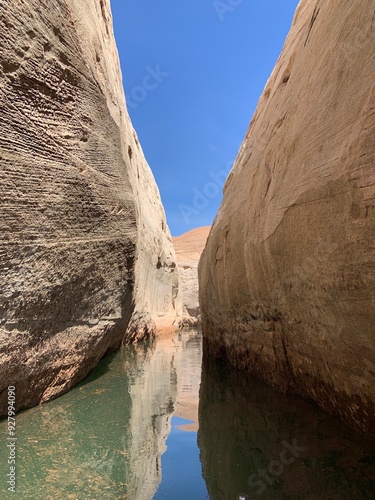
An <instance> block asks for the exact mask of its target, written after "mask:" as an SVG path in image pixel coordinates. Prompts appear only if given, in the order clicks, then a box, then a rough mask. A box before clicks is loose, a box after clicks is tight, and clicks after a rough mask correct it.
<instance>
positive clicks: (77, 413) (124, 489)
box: [0, 331, 201, 500]
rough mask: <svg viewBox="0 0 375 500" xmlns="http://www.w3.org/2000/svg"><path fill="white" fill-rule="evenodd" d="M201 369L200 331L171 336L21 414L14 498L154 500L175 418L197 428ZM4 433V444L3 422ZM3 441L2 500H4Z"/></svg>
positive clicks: (116, 359) (105, 364)
mask: <svg viewBox="0 0 375 500" xmlns="http://www.w3.org/2000/svg"><path fill="white" fill-rule="evenodd" d="M200 366H201V341H200V336H199V335H198V333H197V332H196V331H188V332H181V333H180V334H179V335H176V334H172V335H169V336H166V337H164V338H161V339H158V340H157V341H154V342H151V343H142V344H139V345H138V346H128V347H126V348H124V349H123V350H122V351H120V352H118V353H117V354H115V355H113V356H110V357H108V358H106V359H105V360H103V361H102V362H101V363H100V365H99V367H98V368H97V369H96V370H95V372H94V373H93V374H92V375H91V376H90V377H89V378H88V379H86V381H85V382H83V383H82V384H81V385H80V386H78V387H77V388H75V389H74V390H72V391H71V392H69V393H67V394H65V395H64V396H62V397H60V398H59V399H57V400H55V401H52V402H50V403H48V404H46V405H42V406H40V407H37V408H33V409H31V410H28V411H25V412H23V413H21V414H18V415H17V446H18V448H17V495H16V497H17V498H19V499H22V500H24V499H25V500H27V499H30V500H31V499H32V500H34V499H36V498H38V500H39V499H41V500H42V499H46V500H47V499H48V500H50V499H60V498H61V499H64V500H65V499H74V500H76V499H84V500H86V499H93V500H94V499H99V498H100V499H130V500H138V499H139V500H147V499H151V498H152V497H153V496H154V494H155V491H156V489H157V487H158V485H159V483H160V481H161V479H162V469H161V456H162V454H163V453H164V451H165V449H166V444H165V443H166V439H167V436H168V434H169V432H170V428H171V417H172V415H173V414H174V415H176V416H180V417H183V418H187V419H189V420H190V421H192V422H191V423H190V424H189V426H188V427H187V429H193V430H196V426H197V420H198V418H197V415H198V392H199V382H200ZM0 433H1V436H3V437H4V438H5V436H6V422H5V421H2V422H0ZM1 443H2V446H1V449H0V464H1V476H0V480H1V485H0V498H7V489H6V488H7V485H6V474H7V472H9V470H7V468H6V467H7V448H6V444H5V439H2V440H1ZM196 460H198V448H197V457H196Z"/></svg>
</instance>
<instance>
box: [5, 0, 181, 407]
mask: <svg viewBox="0 0 375 500" xmlns="http://www.w3.org/2000/svg"><path fill="white" fill-rule="evenodd" d="M0 120H1V134H0V150H1V155H0V191H1V193H0V203H1V217H0V232H1V242H0V354H1V366H0V382H1V386H0V406H1V408H0V413H4V407H5V396H6V392H5V388H6V387H7V385H15V386H16V387H17V409H20V408H23V407H29V406H32V405H35V404H37V403H39V402H43V401H47V400H49V399H51V398H53V397H55V396H57V395H59V394H61V393H62V392H64V391H66V390H68V389H69V388H70V387H71V386H72V385H73V384H74V383H76V382H77V381H79V380H81V379H82V378H83V377H84V376H85V375H87V373H88V372H89V371H90V370H91V369H92V368H93V367H94V366H95V365H96V363H97V362H98V360H99V359H100V358H101V357H102V356H103V355H104V354H105V353H106V352H108V351H110V350H114V349H115V348H117V347H119V345H120V344H121V342H122V340H124V339H125V340H133V339H134V338H137V337H140V336H143V335H145V334H146V335H147V334H149V333H150V332H151V331H153V330H154V329H155V327H158V326H164V325H166V324H167V325H168V324H169V325H171V324H172V322H173V321H174V316H175V310H174V303H173V301H174V299H175V296H176V293H177V290H176V286H177V271H176V264H175V262H174V260H175V258H174V250H173V246H172V242H171V237H170V234H169V230H168V227H167V225H166V221H165V214H164V210H163V207H162V205H161V201H160V197H159V192H158V189H157V187H156V185H155V181H154V179H153V176H152V173H151V171H150V168H149V166H148V165H147V163H146V161H145V158H144V156H143V153H142V150H141V147H140V145H139V142H138V139H137V136H136V134H135V132H134V130H133V127H132V125H131V122H130V119H129V116H128V113H127V111H126V106H125V100H124V91H123V87H122V81H121V72H120V67H119V61H118V55H117V49H116V46H115V42H114V37H113V31H112V19H111V12H110V3H109V0H79V1H77V0H64V1H63V0H54V1H53V2H47V1H45V0H27V1H22V2H21V1H5V2H3V1H2V2H0ZM130 320H131V321H130ZM129 321H130V326H129V327H128V325H129Z"/></svg>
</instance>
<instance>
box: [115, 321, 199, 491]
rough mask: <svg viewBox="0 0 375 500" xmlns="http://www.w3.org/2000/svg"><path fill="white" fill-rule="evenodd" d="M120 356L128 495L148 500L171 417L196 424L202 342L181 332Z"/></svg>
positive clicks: (156, 481)
mask: <svg viewBox="0 0 375 500" xmlns="http://www.w3.org/2000/svg"><path fill="white" fill-rule="evenodd" d="M122 355H123V363H124V366H125V370H126V372H127V373H129V378H130V383H129V394H130V397H131V400H132V406H131V417H130V421H129V437H130V440H129V443H128V449H129V458H128V467H129V470H130V471H131V477H130V481H129V486H128V491H129V495H130V498H131V499H132V500H145V499H149V498H150V499H151V498H152V497H153V494H154V493H155V491H156V488H157V486H158V484H159V483H160V481H161V476H162V470H161V455H162V454H163V453H164V451H165V442H166V439H167V437H168V434H169V431H170V424H171V418H172V415H173V414H174V413H175V414H177V415H178V416H181V417H182V418H186V419H191V420H194V421H195V422H197V420H198V392H199V382H200V368H201V338H200V336H197V334H196V332H191V333H189V332H186V331H182V332H179V334H178V335H176V334H173V335H168V336H165V337H163V338H159V339H157V340H156V341H155V343H154V345H153V348H152V350H149V351H147V350H144V348H143V346H132V347H127V348H126V349H125V350H123V351H122ZM195 425H196V424H195ZM195 425H193V426H192V427H195Z"/></svg>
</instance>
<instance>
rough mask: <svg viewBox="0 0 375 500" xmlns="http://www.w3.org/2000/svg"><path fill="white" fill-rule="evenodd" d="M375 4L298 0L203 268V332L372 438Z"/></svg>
mask: <svg viewBox="0 0 375 500" xmlns="http://www.w3.org/2000/svg"><path fill="white" fill-rule="evenodd" d="M374 81H375V30H374V1H373V0H362V1H361V2H353V1H347V2H339V1H337V0H331V1H330V0H302V1H301V2H300V4H299V6H298V8H297V11H296V15H295V18H294V22H293V25H292V28H291V31H290V33H289V35H288V37H287V39H286V42H285V46H284V49H283V51H282V54H281V55H280V57H279V59H278V61H277V64H276V67H275V69H274V71H273V73H272V75H271V77H270V79H269V80H268V82H267V85H266V88H265V89H264V92H263V94H262V96H261V98H260V100H259V104H258V107H257V110H256V112H255V114H254V117H253V119H252V121H251V124H250V126H249V130H248V133H247V135H246V138H245V140H244V143H243V145H242V147H241V149H240V151H239V154H238V157H237V159H236V162H235V164H234V167H233V170H232V172H231V173H230V175H229V177H228V179H227V182H226V184H225V187H224V198H223V202H222V205H221V207H220V209H219V212H218V215H217V217H216V219H215V222H214V224H213V226H212V230H211V232H210V236H209V238H208V242H207V246H206V249H205V251H204V252H203V254H202V259H201V262H200V281H201V286H200V294H201V297H200V298H201V310H202V329H203V335H204V336H205V337H206V339H207V347H208V348H209V349H210V352H211V355H213V356H214V355H216V356H224V357H225V358H226V359H228V360H229V361H230V362H231V363H232V364H233V365H234V366H237V367H238V368H241V369H244V370H247V371H248V372H250V373H251V374H253V375H256V376H258V377H260V378H262V379H263V380H266V381H268V382H269V383H271V384H273V385H275V386H277V387H278V388H280V389H281V390H283V391H285V390H288V389H289V390H291V391H294V392H296V393H298V394H300V395H303V396H304V397H309V398H312V399H314V400H315V401H316V402H318V403H319V404H320V405H321V406H323V407H324V408H326V409H328V410H329V411H333V412H335V413H336V414H339V415H340V416H341V417H342V418H343V419H345V420H346V421H347V422H349V423H350V425H354V426H356V427H357V428H358V429H360V430H361V431H363V432H368V433H373V434H374V435H375V335H374V328H375V327H374V325H375V297H374V290H375V120H374V105H375V85H374Z"/></svg>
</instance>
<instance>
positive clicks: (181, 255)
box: [172, 226, 211, 326]
mask: <svg viewBox="0 0 375 500" xmlns="http://www.w3.org/2000/svg"><path fill="white" fill-rule="evenodd" d="M210 229H211V226H204V227H199V228H197V229H192V230H191V231H188V232H187V233H185V234H182V235H181V236H176V237H174V238H172V239H173V244H174V248H175V251H176V259H177V265H178V269H179V290H178V297H177V310H178V315H179V324H180V326H192V325H195V324H197V323H199V321H200V311H199V296H198V295H199V294H198V262H199V259H200V256H201V254H202V252H203V249H204V247H205V245H206V241H207V237H208V234H209V232H210Z"/></svg>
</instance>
